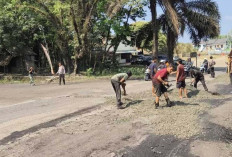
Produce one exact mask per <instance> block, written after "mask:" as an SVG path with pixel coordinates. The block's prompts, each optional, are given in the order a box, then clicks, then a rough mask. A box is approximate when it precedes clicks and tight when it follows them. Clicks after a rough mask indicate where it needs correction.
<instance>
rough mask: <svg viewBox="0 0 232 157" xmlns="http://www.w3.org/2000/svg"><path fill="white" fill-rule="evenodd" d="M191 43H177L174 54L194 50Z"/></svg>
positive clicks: (187, 52)
mask: <svg viewBox="0 0 232 157" xmlns="http://www.w3.org/2000/svg"><path fill="white" fill-rule="evenodd" d="M195 51H196V50H195V49H194V47H193V45H192V44H190V43H178V44H177V46H176V48H175V50H174V53H175V54H190V53H191V52H195Z"/></svg>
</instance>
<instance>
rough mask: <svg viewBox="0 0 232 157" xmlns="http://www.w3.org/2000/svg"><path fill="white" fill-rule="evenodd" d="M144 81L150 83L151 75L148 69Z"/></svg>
mask: <svg viewBox="0 0 232 157" xmlns="http://www.w3.org/2000/svg"><path fill="white" fill-rule="evenodd" d="M144 80H145V81H150V80H151V73H150V69H149V67H147V68H146V70H145V76H144Z"/></svg>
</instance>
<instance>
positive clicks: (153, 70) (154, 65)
mask: <svg viewBox="0 0 232 157" xmlns="http://www.w3.org/2000/svg"><path fill="white" fill-rule="evenodd" d="M156 62H157V58H156V57H155V56H153V57H152V63H151V64H150V65H149V69H150V75H151V79H152V78H153V77H154V76H155V74H156V72H157V63H156ZM152 93H153V94H154V93H155V88H154V86H153V84H152Z"/></svg>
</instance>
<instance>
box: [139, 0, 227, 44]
mask: <svg viewBox="0 0 232 157" xmlns="http://www.w3.org/2000/svg"><path fill="white" fill-rule="evenodd" d="M214 1H215V2H216V3H217V4H218V7H219V11H220V14H221V21H220V27H221V29H220V34H221V35H226V34H227V33H229V32H230V31H231V30H232V7H231V6H232V0H214ZM146 10H147V16H146V17H145V19H139V20H145V21H150V20H151V13H150V10H149V9H148V8H146ZM161 13H162V10H161V9H160V8H158V9H157V14H158V15H160V14H161ZM178 42H180V43H191V40H190V36H189V35H188V33H187V32H185V33H184V36H183V37H180V38H179V40H178Z"/></svg>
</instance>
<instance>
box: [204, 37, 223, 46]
mask: <svg viewBox="0 0 232 157" xmlns="http://www.w3.org/2000/svg"><path fill="white" fill-rule="evenodd" d="M226 42H227V39H226V38H223V39H210V40H208V41H203V42H201V44H203V45H207V46H210V45H222V44H226Z"/></svg>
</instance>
